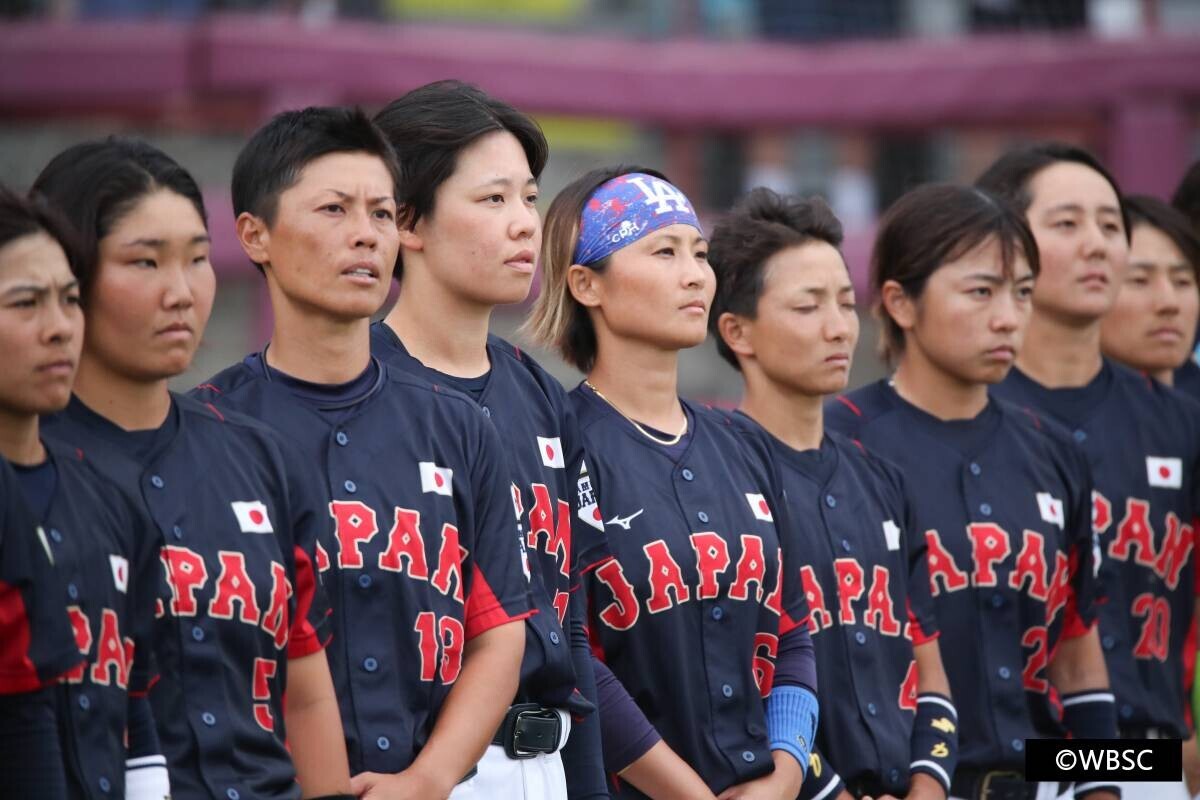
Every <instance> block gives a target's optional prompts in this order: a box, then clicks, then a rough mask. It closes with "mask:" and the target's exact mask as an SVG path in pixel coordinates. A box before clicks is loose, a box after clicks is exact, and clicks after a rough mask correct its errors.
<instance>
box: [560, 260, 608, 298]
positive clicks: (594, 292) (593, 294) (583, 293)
mask: <svg viewBox="0 0 1200 800" xmlns="http://www.w3.org/2000/svg"><path fill="white" fill-rule="evenodd" d="M599 277H600V276H599V275H597V274H596V273H595V272H594V271H593V270H590V269H588V268H587V267H584V266H581V265H579V264H572V265H571V266H570V267H569V268H568V269H567V289H568V290H569V291H570V292H571V296H572V297H574V298H575V301H576V302H578V303H579V304H580V305H581V306H584V307H585V308H596V307H597V306H599V305H600V303H601V301H602V300H603V292H602V291H601V287H600V281H599Z"/></svg>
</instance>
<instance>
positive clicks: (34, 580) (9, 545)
mask: <svg viewBox="0 0 1200 800" xmlns="http://www.w3.org/2000/svg"><path fill="white" fill-rule="evenodd" d="M0 515H2V518H0V523H2V525H0V694H17V693H21V692H32V691H36V690H37V689H39V688H41V687H42V686H44V685H46V684H48V683H50V682H51V681H53V680H54V679H55V678H57V677H58V676H59V675H61V674H63V673H64V672H66V671H67V670H68V669H70V668H71V667H73V666H75V665H76V664H78V663H80V662H81V661H83V660H84V659H83V655H82V654H81V653H80V652H79V647H78V646H77V645H76V643H75V635H74V633H72V630H71V623H70V622H69V620H68V618H67V609H66V606H65V605H64V604H63V603H62V601H61V598H63V597H65V596H66V590H65V589H64V588H63V586H62V582H61V579H60V577H59V575H58V574H57V572H56V571H55V569H54V565H53V562H52V561H51V555H50V547H49V545H48V544H45V543H44V541H43V538H42V537H43V536H44V534H43V533H42V532H41V529H40V528H39V527H38V525H37V523H36V521H35V519H34V516H33V513H32V512H31V511H30V510H29V508H28V506H27V505H26V504H25V501H24V499H23V497H22V496H21V494H20V492H19V489H18V487H17V481H16V477H15V476H14V475H13V474H12V468H11V467H9V466H8V464H7V463H0Z"/></svg>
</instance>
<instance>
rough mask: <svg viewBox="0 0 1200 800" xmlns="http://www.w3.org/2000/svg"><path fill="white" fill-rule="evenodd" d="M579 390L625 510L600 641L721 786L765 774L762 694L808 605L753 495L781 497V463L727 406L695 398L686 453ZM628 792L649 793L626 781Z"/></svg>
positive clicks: (609, 492)
mask: <svg viewBox="0 0 1200 800" xmlns="http://www.w3.org/2000/svg"><path fill="white" fill-rule="evenodd" d="M570 397H571V400H572V402H573V403H574V404H575V408H576V411H577V413H578V415H579V420H580V429H581V430H582V432H583V435H584V445H585V447H586V448H587V451H588V468H589V470H590V471H591V473H592V474H593V475H597V476H598V477H599V480H600V481H601V484H602V486H603V491H604V495H603V496H604V504H605V508H606V509H607V510H606V514H609V515H612V520H610V522H611V523H612V524H610V525H609V547H610V549H611V551H612V553H613V556H614V558H613V560H611V561H608V562H606V563H604V564H602V565H601V566H600V567H598V568H597V569H596V570H594V571H593V572H592V573H590V574H589V575H588V577H587V579H586V582H585V585H586V587H587V592H588V598H589V603H590V610H589V628H590V632H591V635H592V640H593V647H594V649H595V650H596V651H597V654H598V655H599V656H600V657H601V658H602V659H603V660H604V661H605V662H606V663H607V665H608V666H609V668H610V669H611V670H612V672H613V673H614V674H615V675H616V676H617V678H618V679H619V680H620V681H621V683H622V684H623V685H624V687H625V688H626V689H627V690H628V692H629V693H630V695H631V696H632V697H633V698H635V700H637V701H638V703H639V705H640V706H641V708H642V711H643V712H644V713H645V714H646V716H647V718H648V719H649V721H650V723H651V724H652V725H654V727H655V728H656V729H657V730H658V732H659V733H660V734H662V736H663V739H664V740H665V741H666V742H667V744H668V745H670V747H671V748H672V749H673V750H675V752H677V753H678V754H679V755H680V757H682V758H683V759H684V760H685V761H687V762H688V763H689V764H690V765H691V766H692V767H693V768H694V769H696V770H697V772H698V773H699V774H700V777H701V778H703V779H704V780H705V782H706V783H707V784H708V785H709V786H710V788H713V789H714V790H715V791H718V792H719V791H722V790H723V789H725V788H727V787H728V786H731V785H733V784H736V783H741V782H744V781H746V780H749V779H752V778H754V777H757V776H759V775H761V774H763V772H764V770H769V769H770V765H771V754H770V747H769V744H768V742H767V739H766V726H765V717H764V710H763V702H762V698H764V697H766V696H767V695H768V694H770V691H771V686H772V682H773V679H774V671H775V656H776V654H777V652H778V647H779V639H780V637H781V636H783V635H784V634H786V633H788V632H789V631H791V630H792V629H793V628H795V627H797V626H798V625H803V624H804V623H805V614H806V607H805V604H804V598H803V594H802V593H801V591H800V587H799V581H798V580H789V579H788V578H787V575H788V573H787V572H785V571H784V566H783V560H782V555H781V552H780V540H779V535H778V533H777V531H776V527H775V523H774V522H772V521H770V520H769V519H766V517H770V516H777V515H778V514H779V512H780V510H781V509H779V508H778V507H776V506H772V505H771V503H770V502H769V500H768V501H767V502H766V505H767V508H766V509H765V510H764V509H762V508H761V506H760V505H758V503H754V504H752V503H751V502H750V497H751V496H755V495H761V496H762V497H761V498H759V499H760V500H767V498H773V497H775V496H777V495H776V492H775V485H774V484H773V483H772V479H771V474H770V472H769V470H768V469H767V467H766V465H764V464H763V463H761V462H760V461H757V460H756V459H755V458H754V456H753V455H751V454H750V453H749V451H748V450H747V449H745V448H744V447H743V443H742V441H741V437H740V436H738V435H737V434H736V432H735V431H734V429H733V427H732V426H731V424H730V423H729V421H728V420H727V419H725V418H723V417H721V416H719V415H718V414H717V413H716V412H712V411H709V410H707V409H704V408H701V407H699V406H694V405H692V404H690V403H687V402H686V401H685V403H684V406H685V409H686V410H687V413H688V414H689V419H690V424H689V430H690V435H689V442H688V444H687V448H686V450H685V451H684V452H683V453H682V454H681V455H679V456H678V460H676V459H675V458H674V457H673V456H672V454H671V453H670V452H669V451H667V450H666V449H665V448H662V447H661V446H659V445H657V444H655V443H654V442H651V441H650V440H649V439H647V438H645V437H644V436H643V435H642V434H641V433H639V432H637V431H636V430H635V429H634V428H633V427H632V426H631V425H630V424H629V423H628V422H627V421H626V420H625V419H624V418H623V417H621V416H620V415H619V414H617V413H616V412H615V411H613V410H612V408H611V407H610V406H609V405H607V404H606V403H605V402H604V401H603V400H601V399H600V398H598V397H597V396H596V395H595V394H594V393H592V391H591V390H590V389H587V388H586V387H584V386H580V387H579V388H577V389H575V390H574V391H573V392H571V394H570ZM793 574H795V573H793ZM668 654H669V655H668ZM681 664H685V665H687V668H686V669H681V668H680V666H679V665H681ZM718 753H720V754H724V757H717V756H716V754H718ZM744 753H748V754H750V755H752V756H753V758H747V757H746V756H744V755H743V754H744ZM617 795H618V796H620V797H641V796H642V795H641V794H640V793H639V792H638V791H637V790H636V789H635V788H634V787H632V786H631V785H629V784H625V783H619V786H618V790H617Z"/></svg>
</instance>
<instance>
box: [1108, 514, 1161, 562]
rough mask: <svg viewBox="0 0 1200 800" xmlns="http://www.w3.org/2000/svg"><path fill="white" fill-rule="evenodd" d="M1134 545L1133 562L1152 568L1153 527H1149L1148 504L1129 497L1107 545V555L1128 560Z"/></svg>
mask: <svg viewBox="0 0 1200 800" xmlns="http://www.w3.org/2000/svg"><path fill="white" fill-rule="evenodd" d="M1135 545H1136V546H1137V556H1136V557H1135V559H1134V560H1135V562H1136V563H1138V564H1140V565H1142V566H1143V567H1151V568H1153V567H1154V529H1153V528H1151V527H1150V504H1149V503H1147V502H1146V501H1145V500H1138V499H1136V498H1133V497H1130V498H1129V499H1128V500H1126V501H1125V518H1124V519H1122V520H1121V524H1120V525H1118V526H1117V535H1116V536H1115V537H1114V538H1113V540H1112V542H1111V543H1110V544H1109V545H1108V555H1109V557H1110V558H1115V559H1117V560H1118V561H1128V560H1129V553H1130V551H1131V550H1132V549H1133V547H1134V546H1135Z"/></svg>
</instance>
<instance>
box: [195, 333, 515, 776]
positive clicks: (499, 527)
mask: <svg viewBox="0 0 1200 800" xmlns="http://www.w3.org/2000/svg"><path fill="white" fill-rule="evenodd" d="M372 368H373V369H377V370H378V379H377V380H376V381H375V382H374V384H373V385H372V386H371V387H370V388H369V390H368V391H367V392H366V394H365V395H364V396H363V397H362V398H361V399H360V401H359V402H356V403H354V404H351V405H346V404H339V405H338V407H337V408H336V409H334V410H332V412H331V413H326V412H327V411H328V410H327V409H326V410H323V409H322V407H320V406H319V405H318V403H319V401H314V400H309V399H306V398H305V397H303V396H302V395H300V394H297V393H295V392H293V391H292V390H291V389H289V388H288V385H286V383H285V381H286V380H288V379H287V377H286V376H282V375H280V374H279V373H273V372H271V371H269V370H268V369H267V367H266V365H265V364H264V363H263V361H262V359H261V357H260V356H258V355H254V356H250V357H249V358H247V359H246V360H245V361H243V362H241V363H239V364H236V365H234V366H232V367H230V368H228V369H226V370H224V371H223V372H221V373H219V374H218V375H216V376H215V377H213V378H212V379H211V380H210V381H209V382H208V383H207V384H206V385H205V387H207V388H203V392H204V395H205V396H206V397H208V398H210V399H211V401H212V402H213V403H214V404H215V405H216V406H217V407H218V408H219V409H221V410H222V411H224V409H226V408H233V409H237V410H238V411H240V412H241V413H244V414H248V415H250V416H252V417H255V418H258V419H262V420H263V421H264V422H266V423H268V424H270V425H271V426H273V427H274V428H275V429H276V430H277V431H279V432H280V433H281V434H282V435H283V437H284V438H285V439H286V440H287V441H288V442H289V443H290V444H292V445H293V446H294V447H295V450H296V452H295V457H296V458H297V459H299V460H300V461H301V462H302V463H305V464H309V465H312V466H313V470H312V471H311V478H312V480H313V481H314V483H317V484H318V485H315V486H313V487H311V488H310V489H309V490H308V491H309V492H310V493H311V494H313V495H318V496H322V497H325V498H328V504H327V514H326V517H325V519H326V524H327V525H328V527H327V528H326V531H325V532H323V534H322V537H321V541H320V547H321V549H320V551H319V552H318V554H317V559H318V565H319V568H321V569H323V570H324V573H323V574H324V580H325V583H326V585H327V587H328V591H329V593H330V595H331V596H332V597H333V607H334V614H333V629H334V641H335V644H334V646H333V647H331V648H330V649H329V651H328V656H329V662H330V670H331V672H332V673H333V679H334V685H335V686H336V687H337V689H338V700H339V702H340V704H341V713H342V724H343V728H344V732H345V735H346V745H347V750H348V755H349V757H350V767H351V772H352V773H358V772H363V771H370V772H382V773H395V772H400V771H402V770H404V769H405V768H406V767H408V766H409V765H410V764H411V763H412V760H413V759H414V758H415V757H416V754H417V753H418V752H419V751H420V749H421V748H422V747H423V746H424V745H425V742H426V741H427V740H428V738H429V735H430V733H431V731H432V729H433V725H434V723H435V721H436V719H437V714H438V711H439V710H440V708H441V704H442V703H443V702H444V701H445V698H446V696H447V695H448V694H449V691H450V688H451V687H452V686H453V685H454V683H455V681H456V680H457V679H458V676H459V673H460V671H461V669H462V662H463V652H464V648H465V646H466V644H467V642H469V641H470V640H471V639H472V638H473V637H474V636H477V635H478V634H480V633H482V632H484V631H486V630H489V629H491V628H493V627H495V626H497V625H502V624H504V623H507V622H511V621H514V620H520V619H523V618H524V617H525V616H527V615H528V613H529V601H528V596H529V593H528V583H527V581H526V579H525V576H524V575H523V573H522V569H521V561H520V548H519V541H518V537H517V535H516V531H515V530H514V528H513V517H512V514H513V504H512V499H511V496H510V493H509V485H510V484H509V480H508V477H507V475H505V473H504V471H503V469H502V466H501V464H502V458H503V454H502V452H501V450H500V444H499V441H498V439H497V436H496V432H495V430H494V429H493V428H492V426H491V425H490V424H488V422H487V420H486V419H485V418H484V416H483V415H482V414H481V413H480V411H479V409H478V408H476V407H475V406H474V404H472V403H471V402H470V401H469V400H468V399H467V398H465V397H463V396H462V395H460V394H459V393H457V392H452V391H449V390H445V391H442V390H438V389H435V387H434V386H433V385H431V384H429V383H427V382H426V381H423V380H420V379H418V378H416V377H414V376H411V375H405V374H403V373H400V372H397V371H394V370H390V369H389V368H388V367H387V366H385V365H382V364H378V363H375V364H374V365H373V367H372Z"/></svg>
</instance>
